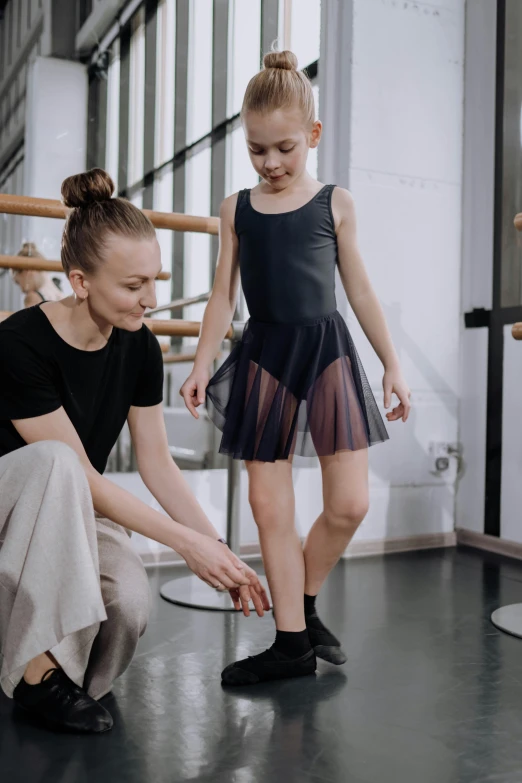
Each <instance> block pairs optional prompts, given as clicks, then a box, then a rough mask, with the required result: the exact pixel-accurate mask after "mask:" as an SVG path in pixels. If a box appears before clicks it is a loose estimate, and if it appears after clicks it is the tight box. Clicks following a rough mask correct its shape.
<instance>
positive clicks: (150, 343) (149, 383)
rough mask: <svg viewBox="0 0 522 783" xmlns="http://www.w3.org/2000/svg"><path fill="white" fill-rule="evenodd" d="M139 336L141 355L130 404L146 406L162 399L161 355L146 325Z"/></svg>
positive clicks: (158, 402) (138, 406) (154, 338)
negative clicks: (138, 372)
mask: <svg viewBox="0 0 522 783" xmlns="http://www.w3.org/2000/svg"><path fill="white" fill-rule="evenodd" d="M141 337H142V351H143V355H142V361H141V370H140V374H139V376H138V380H137V383H136V390H135V392H134V396H133V398H132V405H134V406H135V407H137V408H148V407H151V406H152V405H159V404H160V402H162V401H163V355H162V353H161V348H160V345H159V342H158V340H157V338H156V337H155V336H154V335H153V334H152V332H151V330H150V329H149V327H148V326H144V327H143V329H142V333H141Z"/></svg>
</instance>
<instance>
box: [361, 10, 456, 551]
mask: <svg viewBox="0 0 522 783" xmlns="http://www.w3.org/2000/svg"><path fill="white" fill-rule="evenodd" d="M353 42H354V43H353V55H352V62H353V66H352V67H353V70H352V79H351V90H352V109H351V114H352V119H351V158H350V189H351V191H352V193H353V195H354V198H355V203H356V207H357V212H358V223H359V241H360V246H361V249H362V253H363V257H364V259H365V262H366V265H367V268H368V271H369V274H370V277H371V279H372V282H373V284H374V287H375V289H376V291H377V294H378V296H379V298H380V300H381V302H382V305H383V308H384V311H385V314H386V317H387V319H388V323H389V325H390V329H391V332H392V336H393V339H394V342H395V345H396V347H397V350H398V353H399V356H400V360H401V363H402V367H403V370H404V373H405V375H406V378H407V381H408V383H409V384H410V387H411V390H412V402H413V412H412V416H411V419H410V421H409V422H408V423H407V424H406V425H404V424H402V423H395V424H393V425H391V426H389V432H390V435H391V441H390V442H389V443H387V444H385V445H384V446H379V447H375V448H374V449H372V450H371V501H372V503H371V505H372V507H371V511H370V513H369V515H368V517H367V519H366V520H365V522H364V523H363V525H362V526H361V529H360V531H359V533H358V537H359V538H366V539H369V538H373V537H381V536H382V537H388V536H391V537H394V536H408V535H416V534H418V533H428V532H429V533H436V532H445V531H450V530H452V529H453V526H454V495H455V472H456V471H455V467H456V466H455V465H452V468H451V469H450V471H449V472H448V474H447V475H446V474H441V475H440V476H435V475H433V474H432V472H431V471H432V467H433V466H432V461H431V459H430V456H429V454H428V447H429V443H430V441H446V442H451V443H454V442H456V441H457V440H458V394H459V341H458V335H459V319H460V260H461V168H462V127H463V112H462V101H463V60H464V0H432V1H431V2H430V3H422V2H415V3H414V2H401V3H398V2H394V0H355V2H354V14H353ZM349 326H350V329H351V330H352V333H353V335H354V339H355V342H356V345H357V346H358V347H359V351H360V354H361V358H362V361H363V364H364V366H365V368H366V371H367V373H368V377H369V380H370V382H371V385H372V388H373V389H374V390H375V393H376V396H377V397H378V400H379V403H381V402H382V395H381V392H380V390H381V388H382V387H381V383H382V367H381V365H380V362H379V360H378V359H377V357H376V356H375V354H374V352H373V350H372V349H371V347H370V345H369V344H368V342H367V340H366V338H365V337H364V335H363V334H362V332H361V330H360V328H359V326H358V324H357V323H356V322H355V319H354V318H353V317H352V318H351V319H349Z"/></svg>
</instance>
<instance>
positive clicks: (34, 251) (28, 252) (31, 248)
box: [17, 242, 43, 258]
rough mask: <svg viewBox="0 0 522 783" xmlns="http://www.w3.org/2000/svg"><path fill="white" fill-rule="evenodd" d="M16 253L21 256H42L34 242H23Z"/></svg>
mask: <svg viewBox="0 0 522 783" xmlns="http://www.w3.org/2000/svg"><path fill="white" fill-rule="evenodd" d="M17 255H19V256H21V257H22V258H43V255H42V254H41V253H40V252H39V250H38V248H37V247H36V245H35V243H34V242H24V243H23V245H22V247H21V248H20V250H19V251H18V253H17Z"/></svg>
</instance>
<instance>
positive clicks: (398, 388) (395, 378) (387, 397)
mask: <svg viewBox="0 0 522 783" xmlns="http://www.w3.org/2000/svg"><path fill="white" fill-rule="evenodd" d="M382 387H383V390H384V407H385V408H389V407H390V405H391V401H392V394H396V395H397V397H398V398H399V405H397V407H395V408H394V409H393V410H392V411H390V412H389V413H387V414H386V418H387V419H388V421H397V419H402V420H403V421H407V420H408V416H409V415H410V408H411V404H410V397H411V392H410V390H409V388H408V384H407V383H406V381H405V379H404V376H403V374H402V372H401V370H400V369H393V370H386V372H385V373H384V378H383V379H382Z"/></svg>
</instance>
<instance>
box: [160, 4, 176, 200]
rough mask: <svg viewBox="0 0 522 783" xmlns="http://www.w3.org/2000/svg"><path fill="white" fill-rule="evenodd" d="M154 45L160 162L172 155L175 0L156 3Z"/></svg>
mask: <svg viewBox="0 0 522 783" xmlns="http://www.w3.org/2000/svg"><path fill="white" fill-rule="evenodd" d="M156 46H157V48H156V117H155V151H156V161H155V164H156V166H161V164H162V163H165V161H168V160H170V159H171V158H172V157H173V155H174V105H175V102H174V85H175V75H176V70H175V68H176V58H175V49H176V3H175V0H161V2H160V3H159V5H158V34H157V45H156ZM171 208H172V207H171Z"/></svg>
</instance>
